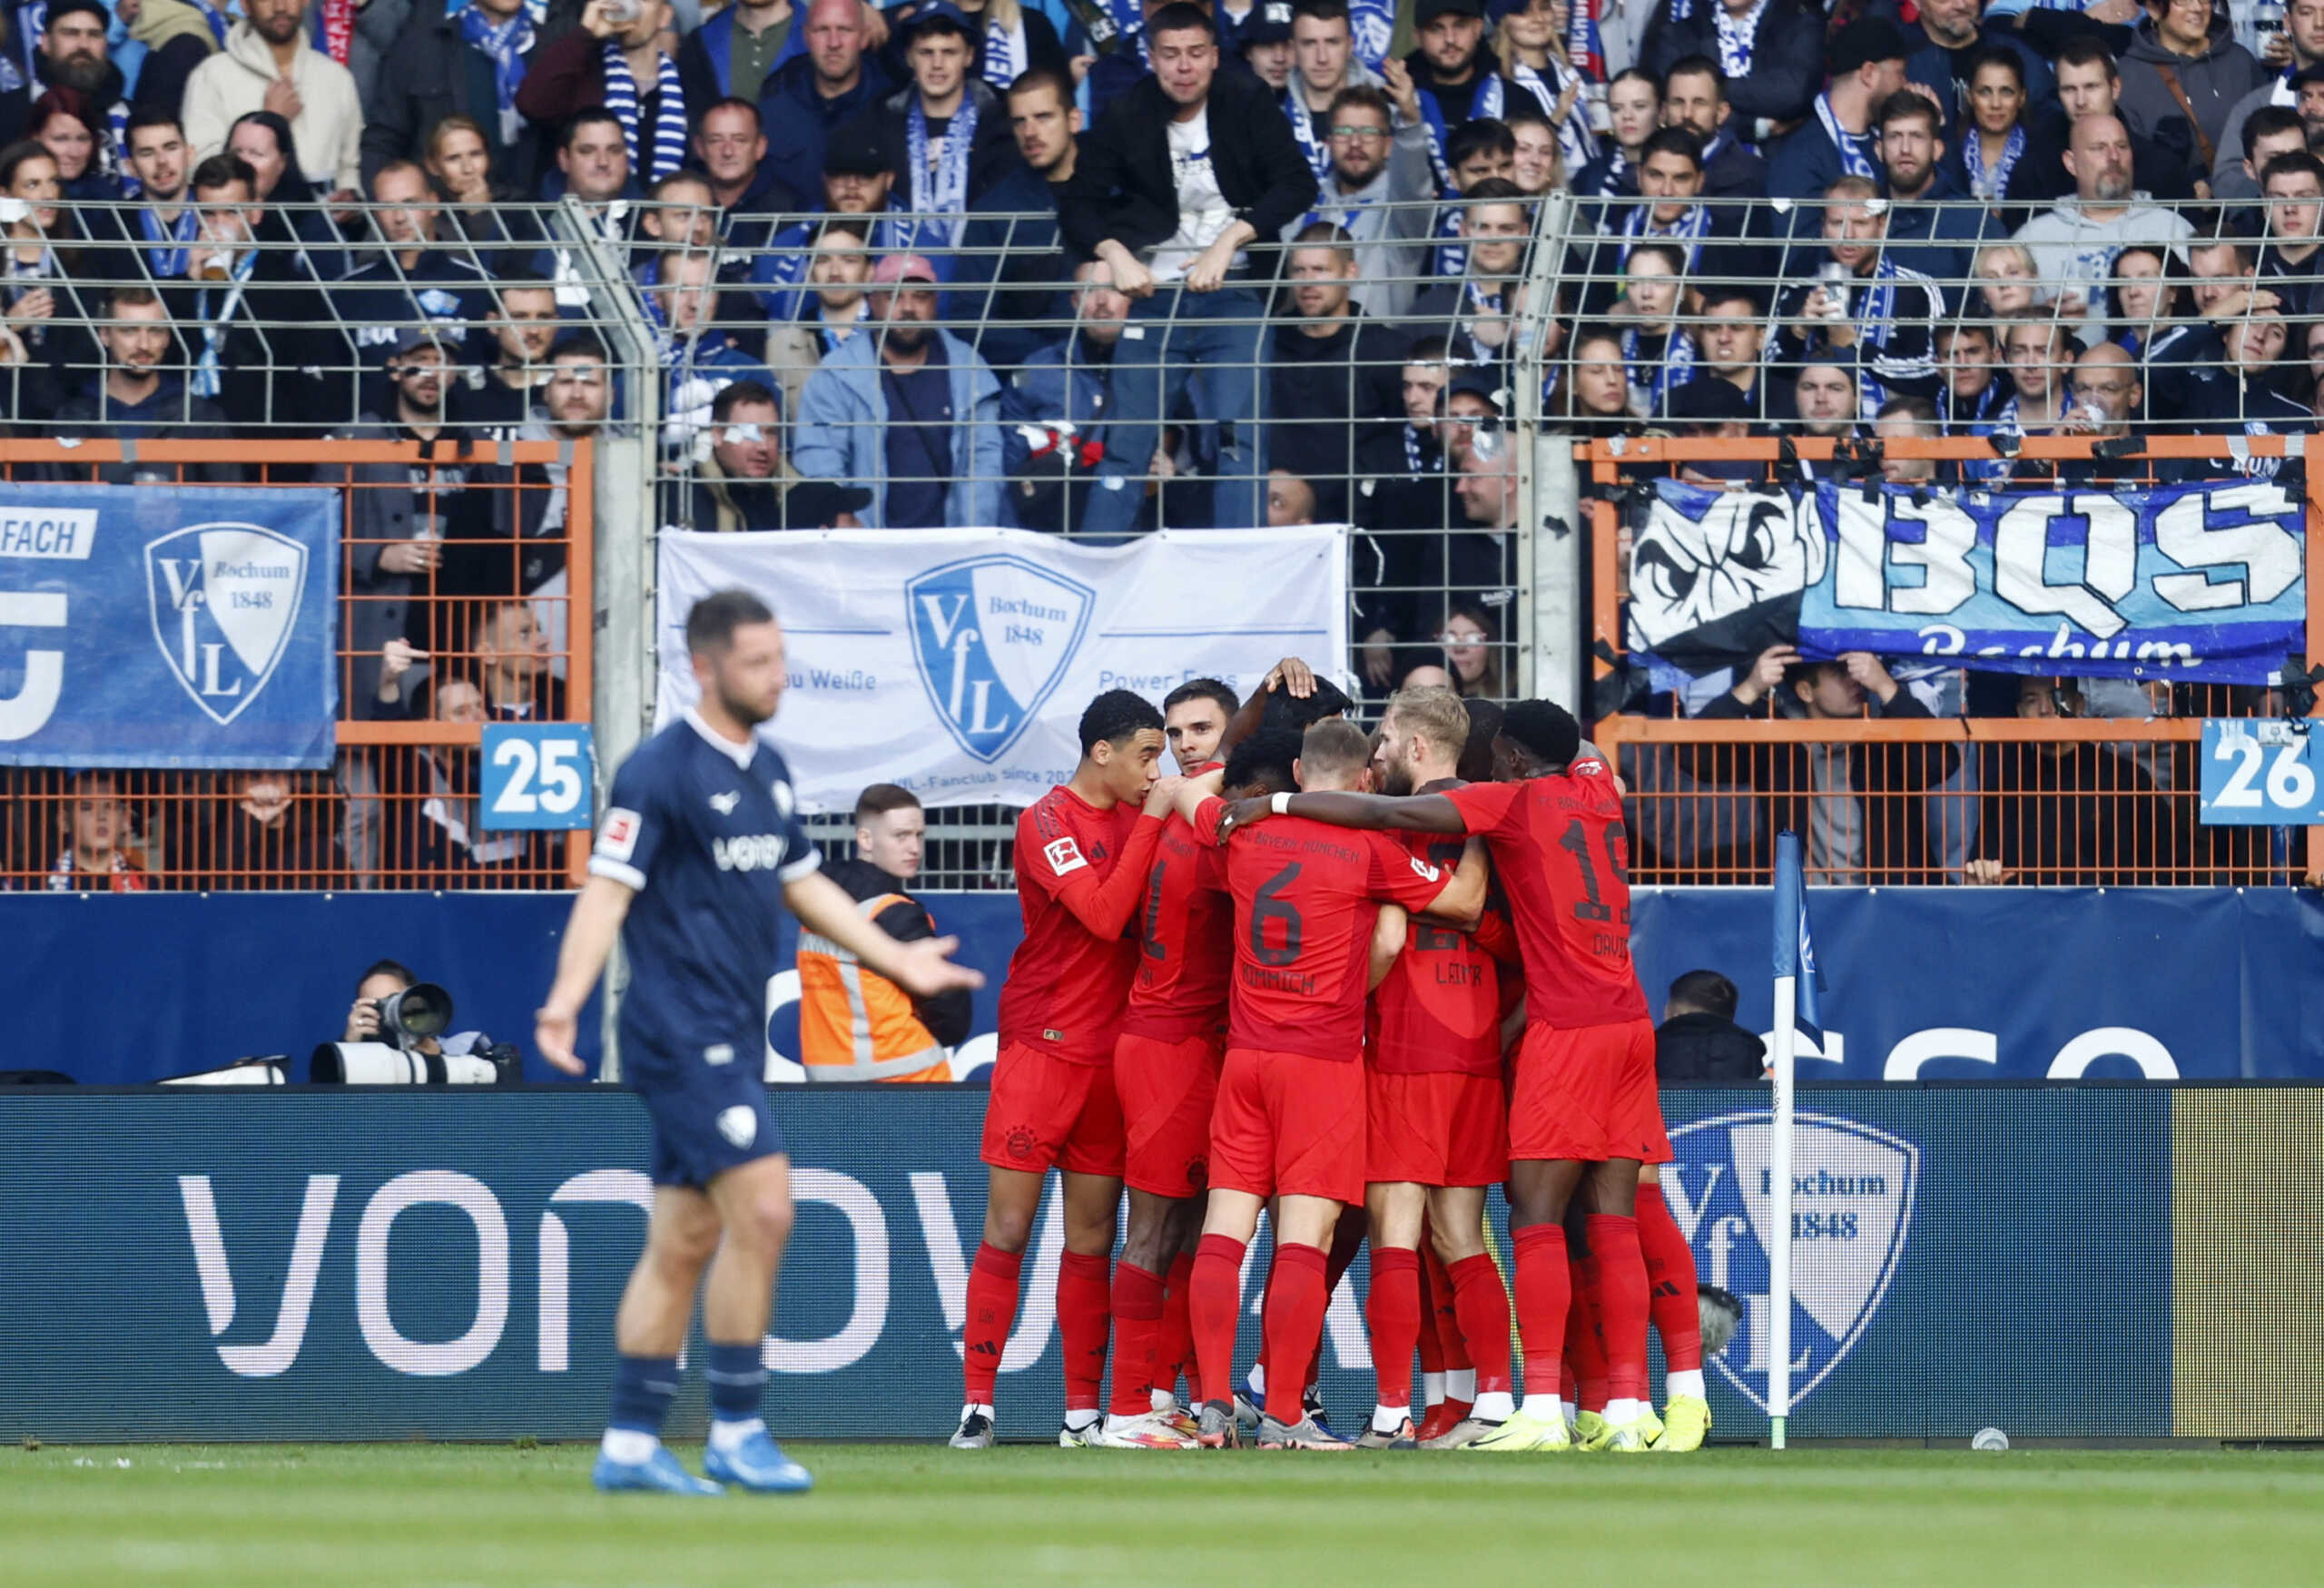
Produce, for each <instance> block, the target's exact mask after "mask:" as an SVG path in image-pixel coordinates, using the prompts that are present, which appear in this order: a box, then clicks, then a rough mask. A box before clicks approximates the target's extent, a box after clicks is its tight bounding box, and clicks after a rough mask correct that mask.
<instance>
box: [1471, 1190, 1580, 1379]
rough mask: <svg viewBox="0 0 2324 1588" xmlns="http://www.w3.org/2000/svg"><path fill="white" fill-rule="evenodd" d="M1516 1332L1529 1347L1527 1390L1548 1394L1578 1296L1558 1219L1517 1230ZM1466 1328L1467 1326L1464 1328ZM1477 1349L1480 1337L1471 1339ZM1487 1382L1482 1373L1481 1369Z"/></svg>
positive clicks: (1526, 1368) (1526, 1361)
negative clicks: (1568, 1313)
mask: <svg viewBox="0 0 2324 1588" xmlns="http://www.w3.org/2000/svg"><path fill="white" fill-rule="evenodd" d="M1513 1244H1514V1245H1515V1247H1516V1248H1517V1282H1516V1292H1517V1332H1518V1334H1519V1335H1520V1336H1521V1337H1522V1341H1523V1344H1524V1348H1525V1393H1526V1395H1527V1396H1529V1397H1530V1396H1541V1395H1548V1394H1549V1393H1550V1391H1551V1387H1552V1386H1554V1385H1556V1383H1557V1382H1558V1362H1559V1358H1560V1356H1561V1354H1562V1353H1563V1351H1564V1349H1565V1318H1566V1311H1567V1308H1568V1307H1569V1305H1570V1304H1571V1301H1572V1299H1573V1295H1572V1290H1573V1286H1572V1281H1571V1278H1570V1277H1568V1275H1567V1273H1566V1258H1565V1231H1564V1230H1563V1229H1562V1228H1560V1227H1559V1226H1557V1225H1554V1224H1529V1225H1527V1226H1526V1227H1525V1228H1522V1229H1521V1230H1518V1231H1517V1232H1516V1234H1515V1237H1514V1241H1513ZM1462 1332H1463V1333H1464V1334H1465V1333H1466V1332H1467V1331H1466V1330H1463V1331H1462ZM1469 1349H1470V1351H1471V1352H1472V1353H1473V1352H1474V1351H1475V1350H1476V1342H1475V1341H1474V1340H1473V1339H1472V1340H1471V1342H1470V1345H1469ZM1478 1378H1479V1380H1480V1386H1479V1387H1480V1388H1482V1379H1483V1374H1482V1371H1481V1372H1480V1373H1479V1374H1478Z"/></svg>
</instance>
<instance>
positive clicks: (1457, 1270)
mask: <svg viewBox="0 0 2324 1588" xmlns="http://www.w3.org/2000/svg"><path fill="white" fill-rule="evenodd" d="M1559 1234H1560V1236H1561V1238H1562V1236H1563V1234H1564V1232H1563V1231H1560V1232H1559ZM1518 1249H1519V1251H1520V1252H1522V1251H1523V1250H1524V1248H1523V1247H1520V1248H1518ZM1452 1305H1453V1307H1455V1308H1456V1309H1458V1311H1459V1315H1460V1328H1459V1330H1458V1331H1457V1332H1458V1333H1459V1335H1460V1336H1462V1341H1463V1342H1464V1343H1465V1344H1466V1346H1467V1347H1468V1359H1469V1360H1470V1361H1471V1362H1473V1363H1475V1364H1476V1368H1477V1393H1478V1394H1479V1395H1497V1394H1506V1393H1507V1392H1508V1390H1509V1388H1510V1383H1509V1292H1508V1291H1507V1290H1506V1289H1504V1288H1502V1283H1501V1270H1500V1269H1498V1268H1496V1267H1493V1266H1492V1257H1491V1256H1490V1255H1488V1254H1486V1253H1484V1252H1479V1253H1477V1254H1476V1255H1475V1256H1474V1257H1467V1258H1462V1259H1461V1260H1460V1261H1459V1262H1457V1263H1455V1264H1453V1265H1452ZM1526 1360H1527V1362H1528V1364H1529V1366H1528V1367H1527V1368H1526V1371H1527V1372H1528V1373H1531V1371H1532V1369H1531V1366H1530V1364H1531V1360H1532V1353H1531V1352H1530V1351H1529V1352H1527V1353H1526ZM1551 1371H1552V1372H1554V1371H1555V1369H1554V1368H1552V1369H1551Z"/></svg>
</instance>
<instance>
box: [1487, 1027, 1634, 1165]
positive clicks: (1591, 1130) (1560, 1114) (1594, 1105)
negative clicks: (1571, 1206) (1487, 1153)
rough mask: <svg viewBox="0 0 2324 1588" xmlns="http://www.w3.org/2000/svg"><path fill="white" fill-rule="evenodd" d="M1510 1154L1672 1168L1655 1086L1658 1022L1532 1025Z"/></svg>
mask: <svg viewBox="0 0 2324 1588" xmlns="http://www.w3.org/2000/svg"><path fill="white" fill-rule="evenodd" d="M1509 1156H1510V1157H1511V1158H1512V1159H1573V1160H1576V1161H1579V1162H1582V1163H1603V1162H1604V1161H1605V1160H1607V1159H1611V1158H1635V1159H1638V1160H1639V1161H1640V1163H1669V1161H1670V1159H1671V1152H1670V1138H1669V1136H1668V1135H1666V1134H1664V1132H1663V1129H1662V1102H1661V1099H1660V1097H1659V1095H1658V1093H1657V1091H1656V1090H1655V1084H1654V1022H1653V1021H1649V1020H1633V1021H1617V1022H1615V1023H1614V1024H1612V1025H1604V1026H1575V1027H1568V1028H1562V1029H1558V1030H1552V1029H1551V1028H1550V1027H1548V1026H1543V1025H1530V1024H1529V1025H1528V1026H1527V1027H1526V1028H1525V1041H1524V1042H1523V1044H1522V1045H1521V1046H1520V1047H1519V1049H1518V1050H1517V1067H1516V1072H1515V1074H1514V1075H1513V1076H1512V1079H1511V1081H1510V1088H1509Z"/></svg>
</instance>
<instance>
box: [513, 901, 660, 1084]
mask: <svg viewBox="0 0 2324 1588" xmlns="http://www.w3.org/2000/svg"><path fill="white" fill-rule="evenodd" d="M636 897H637V891H636V890H635V889H634V888H632V887H631V886H630V885H629V884H628V883H620V882H615V880H614V879H613V878H611V877H600V876H593V877H591V878H590V879H589V880H588V881H587V882H586V883H583V884H582V886H581V893H580V895H579V896H578V897H577V898H576V899H575V900H574V901H573V913H572V914H571V915H570V916H569V917H567V918H566V922H565V938H564V941H563V942H560V943H559V944H558V945H557V950H556V981H553V982H551V983H550V984H549V990H548V1001H547V1002H545V1003H543V1004H542V1005H541V1006H540V1009H539V1010H538V1011H536V1012H535V1014H534V1015H533V1046H534V1047H536V1048H537V1049H539V1050H540V1055H541V1057H542V1058H543V1059H546V1060H548V1062H549V1064H550V1065H551V1066H553V1067H554V1068H556V1069H558V1070H563V1071H565V1073H566V1074H567V1075H578V1074H580V1073H581V1071H582V1070H583V1068H584V1066H583V1065H582V1062H581V1060H580V1057H579V1056H578V1055H577V1054H576V1053H575V1052H574V1050H573V1046H574V1043H575V1041H576V1040H577V1039H578V1038H579V1036H580V1020H581V1006H582V1005H583V1004H585V1003H586V1002H588V1001H589V990H590V989H591V988H593V987H595V986H596V984H597V978H598V977H599V976H600V975H602V974H603V973H604V972H605V969H606V959H607V958H608V957H610V956H611V955H612V953H613V952H614V940H615V938H617V937H619V936H620V935H621V923H622V920H623V918H624V917H625V916H626V915H628V913H629V902H630V901H631V900H632V899H635V898H636Z"/></svg>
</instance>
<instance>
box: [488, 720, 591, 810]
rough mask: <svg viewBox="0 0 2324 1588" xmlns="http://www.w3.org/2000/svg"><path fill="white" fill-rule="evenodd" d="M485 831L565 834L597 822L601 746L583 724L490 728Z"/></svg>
mask: <svg viewBox="0 0 2324 1588" xmlns="http://www.w3.org/2000/svg"><path fill="white" fill-rule="evenodd" d="M483 755H484V787H483V790H482V791H481V792H482V794H483V797H484V818H483V825H484V826H485V827H487V828H489V829H493V830H496V831H502V832H505V831H507V830H509V829H512V828H523V829H531V830H534V831H539V830H543V829H548V830H562V829H566V828H572V827H587V826H590V825H592V824H594V823H595V821H596V812H595V811H594V809H593V808H592V807H593V805H594V803H595V802H594V801H593V800H592V799H591V797H590V791H591V790H592V789H594V788H595V787H596V773H597V755H596V744H595V742H594V741H593V739H592V738H591V736H590V733H589V729H588V728H587V726H586V725H583V724H579V723H487V724H486V725H485V726H484V750H483Z"/></svg>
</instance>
